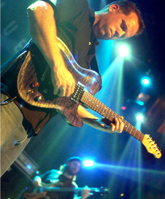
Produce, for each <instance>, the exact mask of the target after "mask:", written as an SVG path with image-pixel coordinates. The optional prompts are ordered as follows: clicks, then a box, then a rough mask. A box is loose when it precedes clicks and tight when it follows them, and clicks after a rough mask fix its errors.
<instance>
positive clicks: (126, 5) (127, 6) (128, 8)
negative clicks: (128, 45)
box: [102, 0, 145, 35]
mask: <svg viewBox="0 0 165 199" xmlns="http://www.w3.org/2000/svg"><path fill="white" fill-rule="evenodd" d="M113 4H117V5H119V8H120V10H121V11H122V13H124V14H125V15H129V14H130V13H131V12H134V13H136V14H137V16H138V19H139V29H138V31H137V33H136V35H140V34H141V33H142V32H143V30H144V28H145V24H144V21H143V19H142V16H141V12H140V10H139V9H138V8H137V7H136V4H135V3H133V2H131V1H127V0H126V1H113V2H111V3H109V4H107V5H106V6H105V7H104V8H102V10H104V11H105V10H108V8H109V6H110V5H113Z"/></svg>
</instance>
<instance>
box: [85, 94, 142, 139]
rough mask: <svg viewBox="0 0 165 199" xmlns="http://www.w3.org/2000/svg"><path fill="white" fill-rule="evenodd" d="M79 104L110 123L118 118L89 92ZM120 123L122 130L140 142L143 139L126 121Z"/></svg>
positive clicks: (140, 133)
mask: <svg viewBox="0 0 165 199" xmlns="http://www.w3.org/2000/svg"><path fill="white" fill-rule="evenodd" d="M81 102H82V103H84V104H85V105H87V106H88V107H89V108H91V109H92V110H94V111H96V112H97V113H99V114H100V115H102V116H104V117H105V118H107V119H108V120H110V121H113V119H114V118H120V116H119V115H118V114H116V113H115V112H114V111H113V110H111V109H110V108H108V107H107V106H106V105H104V104H103V103H102V102H100V101H99V100H98V99H97V98H95V97H94V96H93V95H92V94H90V93H89V92H86V91H84V93H83V95H82V97H81ZM122 121H123V122H124V130H125V131H126V132H127V133H129V134H130V135H132V136H133V137H135V138H136V139H138V140H139V141H141V142H142V140H143V138H144V134H143V133H142V132H140V131H139V130H137V129H136V128H135V127H134V126H132V125H131V124H130V123H129V122H127V121H126V120H122Z"/></svg>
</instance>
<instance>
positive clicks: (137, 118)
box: [136, 114, 144, 122]
mask: <svg viewBox="0 0 165 199" xmlns="http://www.w3.org/2000/svg"><path fill="white" fill-rule="evenodd" d="M143 119H144V116H143V115H142V114H138V115H137V116H136V120H137V121H139V122H142V121H143Z"/></svg>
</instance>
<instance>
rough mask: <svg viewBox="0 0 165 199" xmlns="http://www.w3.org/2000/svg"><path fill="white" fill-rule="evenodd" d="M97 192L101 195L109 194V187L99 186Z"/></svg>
mask: <svg viewBox="0 0 165 199" xmlns="http://www.w3.org/2000/svg"><path fill="white" fill-rule="evenodd" d="M99 192H100V195H101V196H103V195H104V194H109V193H110V190H109V188H104V187H100V188H99Z"/></svg>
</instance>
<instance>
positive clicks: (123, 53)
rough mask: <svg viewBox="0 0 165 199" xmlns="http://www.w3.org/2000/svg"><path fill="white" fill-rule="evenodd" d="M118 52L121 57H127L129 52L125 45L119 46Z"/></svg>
mask: <svg viewBox="0 0 165 199" xmlns="http://www.w3.org/2000/svg"><path fill="white" fill-rule="evenodd" d="M118 51H119V55H120V56H121V57H125V56H128V54H129V50H128V47H127V46H126V45H122V46H119V48H118Z"/></svg>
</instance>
